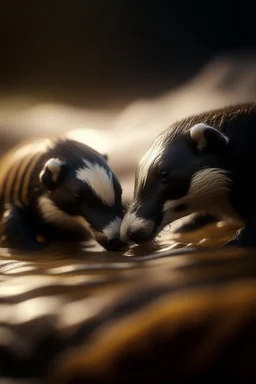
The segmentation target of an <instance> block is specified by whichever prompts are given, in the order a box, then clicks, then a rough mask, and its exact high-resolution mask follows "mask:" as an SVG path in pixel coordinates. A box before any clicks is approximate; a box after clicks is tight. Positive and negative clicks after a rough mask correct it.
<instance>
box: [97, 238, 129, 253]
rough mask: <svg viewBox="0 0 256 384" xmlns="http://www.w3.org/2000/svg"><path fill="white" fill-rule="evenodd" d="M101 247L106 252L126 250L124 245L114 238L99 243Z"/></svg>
mask: <svg viewBox="0 0 256 384" xmlns="http://www.w3.org/2000/svg"><path fill="white" fill-rule="evenodd" d="M101 245H102V246H103V247H104V248H105V249H106V250H107V251H122V250H124V249H125V248H126V244H125V243H123V242H122V240H120V239H119V238H114V239H110V240H106V241H101Z"/></svg>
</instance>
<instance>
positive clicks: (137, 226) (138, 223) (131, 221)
mask: <svg viewBox="0 0 256 384" xmlns="http://www.w3.org/2000/svg"><path fill="white" fill-rule="evenodd" d="M153 228H154V222H153V221H152V220H148V219H143V218H142V217H139V216H137V215H136V212H132V213H129V212H127V214H126V215H125V217H124V219H123V222H122V225H121V230H120V236H121V240H122V241H123V242H125V243H127V242H128V241H129V233H130V232H137V231H140V230H143V232H145V233H151V232H152V231H153Z"/></svg>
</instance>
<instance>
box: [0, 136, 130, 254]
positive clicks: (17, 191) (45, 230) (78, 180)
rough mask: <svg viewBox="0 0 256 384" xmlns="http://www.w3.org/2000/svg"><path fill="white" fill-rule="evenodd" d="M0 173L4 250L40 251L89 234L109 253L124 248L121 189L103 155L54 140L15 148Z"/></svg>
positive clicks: (61, 139)
mask: <svg viewBox="0 0 256 384" xmlns="http://www.w3.org/2000/svg"><path fill="white" fill-rule="evenodd" d="M0 169H1V174H0V209H1V211H0V214H1V246H2V247H12V248H20V249H22V248H23V249H40V248H42V247H44V246H45V245H46V244H47V243H50V242H53V241H56V240H57V241H58V240H61V241H65V240H67V241H84V240H88V239H89V238H91V235H93V237H94V238H95V239H96V240H97V242H98V243H100V244H101V245H102V246H103V247H104V248H105V249H107V250H112V251H114V250H118V249H119V248H121V247H122V246H123V243H122V242H121V240H120V225H121V221H122V218H123V206H122V198H121V196H122V189H121V185H120V183H119V181H118V179H117V177H116V176H115V174H114V173H113V172H112V170H111V169H110V168H109V166H108V164H107V157H106V156H104V155H101V154H99V153H98V152H96V151H95V150H93V149H92V148H90V147H88V146H87V145H85V144H82V143H80V142H78V141H75V140H70V139H68V138H66V137H57V138H51V139H42V140H36V141H33V142H28V143H24V144H22V145H20V146H18V147H15V148H13V149H12V150H11V151H10V152H8V153H7V154H6V155H5V156H4V157H3V159H2V160H1V161H0ZM40 237H41V238H42V237H43V238H44V239H45V240H46V242H45V244H43V243H42V242H41V241H38V239H39V238H40Z"/></svg>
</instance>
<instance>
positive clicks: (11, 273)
mask: <svg viewBox="0 0 256 384" xmlns="http://www.w3.org/2000/svg"><path fill="white" fill-rule="evenodd" d="M234 230H235V228H232V227H231V226H229V225H228V224H226V225H224V226H222V227H218V226H216V225H209V226H208V227H206V228H205V229H204V230H203V231H202V230H201V231H197V232H195V233H191V234H190V235H187V236H186V235H185V234H183V235H182V237H181V238H179V239H175V236H173V239H172V240H170V238H171V236H172V235H171V233H170V232H166V233H164V236H162V237H161V238H160V239H158V240H159V242H158V244H156V245H155V247H152V248H150V247H147V248H146V247H141V246H140V247H134V248H132V249H130V250H128V251H127V252H126V253H124V254H116V253H108V252H104V251H102V250H101V249H100V248H98V247H97V246H94V245H93V244H91V248H90V247H88V248H80V247H79V248H78V247H77V248H74V246H73V245H70V246H69V245H66V246H65V247H62V246H61V245H60V246H58V247H55V248H52V249H49V250H48V251H46V252H43V253H41V252H40V253H38V254H26V255H24V254H18V253H17V252H16V253H15V252H12V251H11V250H1V267H0V271H1V283H0V284H1V289H0V319H1V320H0V322H1V326H0V354H1V355H0V356H1V358H0V372H1V377H4V378H5V380H6V378H7V377H8V378H9V379H11V378H12V380H11V381H10V382H11V383H47V384H55V383H56V384H57V383H60V384H71V383H72V384H74V383H107V382H111V383H126V382H127V383H133V382H137V381H138V382H148V381H150V380H151V381H153V382H155V383H160V382H161V383H163V382H164V383H167V382H172V383H173V382H181V381H182V382H184V381H186V382H192V381H193V380H195V379H199V378H200V379H203V380H208V379H209V378H214V379H224V378H225V381H226V382H227V381H229V382H232V381H234V380H239V381H240V382H243V383H244V382H246V381H252V382H255V379H256V365H255V362H256V360H255V359H256V358H255V346H256V327H255V324H256V255H255V252H254V251H249V252H248V251H247V252H243V251H241V250H238V249H230V250H223V249H218V247H219V246H221V245H222V243H223V242H225V241H226V239H227V238H228V237H229V236H230V235H231V234H232V233H233V232H234ZM202 239H203V241H202ZM212 247H215V248H214V249H213V248H212ZM5 380H4V381H3V382H6V381H5ZM0 383H1V381H0ZM8 383H9V382H8Z"/></svg>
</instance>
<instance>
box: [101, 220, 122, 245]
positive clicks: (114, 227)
mask: <svg viewBox="0 0 256 384" xmlns="http://www.w3.org/2000/svg"><path fill="white" fill-rule="evenodd" d="M121 224H122V219H121V218H120V217H116V218H115V219H114V220H113V221H111V222H110V223H109V224H108V225H107V226H106V227H105V228H104V229H103V233H104V235H105V236H106V237H107V238H108V240H110V239H113V238H115V237H117V236H118V237H119V234H120V227H121Z"/></svg>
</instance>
